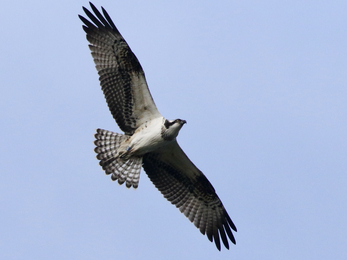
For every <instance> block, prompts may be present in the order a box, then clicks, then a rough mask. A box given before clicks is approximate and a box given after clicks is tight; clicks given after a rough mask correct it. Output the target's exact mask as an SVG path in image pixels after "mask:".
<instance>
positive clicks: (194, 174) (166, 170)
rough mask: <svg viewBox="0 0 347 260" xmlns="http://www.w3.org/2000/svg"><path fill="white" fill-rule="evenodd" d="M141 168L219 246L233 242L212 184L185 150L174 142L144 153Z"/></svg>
mask: <svg viewBox="0 0 347 260" xmlns="http://www.w3.org/2000/svg"><path fill="white" fill-rule="evenodd" d="M143 168H144V169H145V171H146V173H147V175H148V177H149V178H150V180H151V181H152V182H153V184H154V185H155V186H156V187H157V188H158V189H159V191H160V192H161V193H162V194H163V195H164V197H165V198H166V199H167V200H168V201H170V202H171V203H172V204H174V205H175V206H176V207H177V208H179V210H180V211H181V212H182V213H183V214H184V215H185V216H186V217H187V218H189V220H190V221H191V222H193V223H194V225H195V226H196V227H197V228H198V229H199V230H200V232H201V233H202V234H206V235H207V237H208V239H209V240H210V241H211V242H212V241H214V242H215V244H216V247H217V248H218V250H220V237H221V238H222V242H223V244H224V246H225V247H226V248H228V249H229V243H228V239H227V236H228V237H229V239H230V240H231V242H233V243H234V244H235V238H234V236H233V234H232V231H231V229H233V230H234V231H236V227H235V225H234V223H233V222H232V220H231V219H230V217H229V215H228V213H227V211H226V210H225V208H224V206H223V204H222V202H221V201H220V199H219V198H218V196H217V194H216V192H215V190H214V188H213V186H212V185H211V183H210V182H209V181H208V180H207V178H206V177H205V175H204V174H203V173H202V172H201V171H199V169H197V168H196V166H195V165H194V164H193V163H192V162H191V161H190V160H189V158H188V157H187V156H186V155H185V154H184V152H183V151H182V149H181V148H180V147H179V146H178V144H177V142H174V143H173V144H172V145H169V146H166V147H164V148H162V149H160V150H159V151H157V152H151V153H148V154H146V155H145V156H144V157H143Z"/></svg>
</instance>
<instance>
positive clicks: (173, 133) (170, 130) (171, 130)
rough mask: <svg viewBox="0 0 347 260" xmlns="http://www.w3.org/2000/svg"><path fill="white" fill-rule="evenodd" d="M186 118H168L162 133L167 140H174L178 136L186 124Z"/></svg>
mask: <svg viewBox="0 0 347 260" xmlns="http://www.w3.org/2000/svg"><path fill="white" fill-rule="evenodd" d="M186 123H187V121H186V120H182V119H176V120H167V119H165V122H164V124H163V127H162V130H161V135H162V137H163V138H164V139H165V140H173V139H175V138H176V137H177V135H178V133H179V131H180V130H181V128H182V126H183V125H184V124H186Z"/></svg>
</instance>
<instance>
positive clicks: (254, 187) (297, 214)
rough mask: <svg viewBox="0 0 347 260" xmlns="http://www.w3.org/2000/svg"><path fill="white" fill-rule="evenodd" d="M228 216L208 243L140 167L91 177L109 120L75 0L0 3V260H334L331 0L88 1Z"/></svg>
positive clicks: (336, 39) (339, 248) (340, 220)
mask: <svg viewBox="0 0 347 260" xmlns="http://www.w3.org/2000/svg"><path fill="white" fill-rule="evenodd" d="M94 4H95V5H96V6H97V7H100V6H101V5H102V6H104V7H105V8H106V9H107V11H108V13H109V14H110V15H111V17H112V18H113V21H114V22H115V24H116V25H117V26H118V29H119V30H120V32H121V33H122V34H123V36H124V37H125V38H126V40H127V42H128V43H129V45H130V46H131V48H132V50H133V51H134V52H135V54H136V55H137V57H138V59H139V60H140V62H141V64H142V66H143V68H144V70H145V73H146V77H147V82H148V84H149V87H150V90H151V93H152V95H153V97H154V99H155V102H156V104H157V106H158V108H159V110H160V112H161V113H162V114H163V115H164V116H165V117H167V118H169V119H175V118H182V119H185V120H187V121H188V124H187V125H185V126H184V127H183V129H182V131H181V132H180V135H179V136H178V141H179V143H180V145H181V147H182V148H183V149H184V150H185V152H186V153H187V155H188V156H189V157H190V159H191V160H192V161H193V162H194V163H195V164H196V165H197V166H198V167H199V168H200V169H201V170H202V171H203V172H204V173H205V175H206V176H207V177H208V179H209V180H210V181H211V182H212V184H213V186H214V187H215V189H216V191H217V193H218V195H219V197H220V198H221V199H222V201H223V204H224V205H225V207H226V208H227V210H228V212H229V215H230V216H231V218H232V219H233V221H234V223H235V224H236V226H237V228H238V232H237V233H236V235H235V237H236V241H237V245H236V246H234V245H232V246H231V248H230V250H225V249H224V248H223V249H222V251H221V252H218V251H217V249H216V248H215V246H214V244H211V243H210V242H209V241H208V240H207V238H206V237H204V236H202V235H201V234H200V232H199V231H198V230H197V229H196V228H195V227H194V225H192V224H191V223H190V222H189V221H188V220H187V219H186V218H185V217H184V216H183V215H182V214H181V213H179V211H178V210H177V209H176V208H175V207H174V206H172V205H171V204H170V203H169V202H167V201H166V200H165V199H164V198H163V197H162V195H161V194H160V192H159V191H157V190H156V188H155V187H154V185H152V184H151V182H150V181H149V179H148V178H147V176H146V174H145V173H144V172H142V173H141V178H140V185H139V188H138V189H137V190H132V189H130V190H129V189H126V188H125V186H124V185H123V186H119V185H118V184H117V183H114V182H111V181H110V178H109V177H108V176H105V175H104V173H103V171H102V170H101V168H100V166H99V165H98V161H97V160H96V159H95V154H94V151H93V148H94V145H93V140H94V138H93V133H94V131H95V129H96V128H104V129H108V130H112V131H116V132H120V130H119V129H118V127H117V125H116V124H115V122H114V120H113V119H112V116H111V115H110V113H109V111H108V108H107V106H106V102H105V100H104V97H103V95H102V92H101V90H100V86H99V82H98V76H97V72H96V70H95V68H94V64H93V61H92V58H91V55H90V52H89V49H88V47H87V41H86V39H85V33H84V31H83V30H82V28H81V26H82V22H81V21H80V20H79V19H78V17H77V15H78V14H82V6H88V2H87V1H80V0H78V1H72V2H71V1H66V0H62V1H44V2H42V1H29V2H28V1H9V0H5V1H3V2H2V8H1V10H2V11H1V15H0V22H1V23H0V24H1V25H0V27H1V32H2V38H1V41H0V46H1V50H2V55H1V59H0V68H1V73H0V77H1V78H0V81H1V88H0V89H1V90H0V91H1V93H0V106H1V107H0V118H1V122H2V127H1V128H0V136H1V138H0V144H1V146H0V147H1V148H0V153H1V160H2V162H1V164H0V170H1V181H0V208H1V214H0V223H1V225H0V234H1V235H0V257H1V259H239V260H242V259H274V260H275V259H276V260H277V259H336V260H338V259H346V257H347V254H346V246H347V236H346V233H347V224H346V218H347V207H346V205H347V188H346V187H347V175H346V172H347V158H346V155H347V134H346V133H347V47H346V46H347V33H346V25H347V16H346V12H347V3H346V1H330V2H328V1H295V0H294V1H293V0H292V1H268V0H265V1H248V0H245V1H189V0H188V1H187V0H186V1H154V0H153V1H151V0H149V1H132V0H127V1H124V0H119V1H109V0H103V1H94Z"/></svg>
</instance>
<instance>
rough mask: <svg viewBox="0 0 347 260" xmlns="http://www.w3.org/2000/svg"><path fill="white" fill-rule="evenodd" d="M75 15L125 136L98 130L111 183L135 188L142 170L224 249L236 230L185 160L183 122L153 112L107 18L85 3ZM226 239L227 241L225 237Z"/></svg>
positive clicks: (100, 155) (136, 66) (139, 72)
mask: <svg viewBox="0 0 347 260" xmlns="http://www.w3.org/2000/svg"><path fill="white" fill-rule="evenodd" d="M90 7H91V9H92V11H93V12H94V14H93V13H92V12H90V11H89V10H88V9H87V8H85V7H83V10H84V12H85V13H86V15H87V16H88V18H89V19H90V20H88V19H86V18H84V17H83V16H81V15H79V18H80V19H81V20H82V22H83V23H84V25H83V30H84V31H85V32H86V34H87V35H86V37H87V40H88V41H89V43H90V44H89V49H90V51H91V54H92V57H93V59H94V63H95V67H96V70H97V71H98V74H99V80H100V85H101V88H102V91H103V93H104V95H105V99H106V102H107V104H108V107H109V109H110V112H111V114H112V116H113V118H114V119H115V120H116V122H117V124H118V126H119V128H120V129H121V130H122V131H123V132H124V134H118V133H114V132H111V131H107V130H103V129H97V131H96V134H95V138H96V140H95V142H94V143H95V145H96V148H95V152H96V153H97V159H98V160H99V161H100V162H99V164H100V166H101V167H102V169H103V170H104V171H105V173H106V174H108V175H110V176H111V179H112V180H114V181H115V180H117V181H118V183H119V184H123V183H125V185H126V187H128V188H130V187H133V188H137V187H138V185H139V178H140V171H141V166H142V167H143V168H144V170H145V172H146V174H147V175H148V177H149V179H150V180H151V181H152V182H153V184H154V185H155V186H156V187H157V188H158V190H159V191H160V192H161V193H162V194H163V196H164V197H165V198H166V199H167V200H168V201H170V202H171V203H172V204H174V205H175V206H176V207H177V208H178V209H179V210H180V211H181V212H182V213H183V214H184V215H185V216H186V217H187V218H188V219H189V220H190V221H191V222H193V223H194V225H195V226H196V227H197V228H198V229H199V230H200V232H201V233H202V234H203V235H205V234H206V235H207V237H208V239H209V240H210V241H211V242H213V241H214V242H215V244H216V247H217V248H218V250H220V249H221V243H220V239H222V242H223V244H224V246H225V247H226V248H227V249H229V243H228V238H229V239H230V241H231V242H232V243H234V244H235V238H234V236H233V233H232V231H231V229H232V230H234V231H237V230H236V227H235V225H234V223H233V222H232V220H231V219H230V217H229V215H228V213H227V211H226V209H225V208H224V206H223V204H222V202H221V200H220V199H219V197H218V196H217V194H216V192H215V189H214V188H213V186H212V184H211V183H210V182H209V181H208V179H207V178H206V177H205V175H204V174H203V173H202V172H201V171H200V170H199V169H198V168H197V167H196V166H195V165H194V164H193V163H192V162H191V161H190V160H189V158H188V157H187V155H186V154H185V153H184V152H183V150H182V149H181V148H180V146H179V145H178V143H177V140H176V137H177V135H178V133H179V131H180V130H181V128H182V126H183V125H184V124H185V123H186V121H185V120H182V119H175V120H169V119H166V118H164V117H163V116H162V115H161V114H160V113H159V111H158V109H157V107H156V105H155V103H154V101H153V98H152V96H151V93H150V92H149V89H148V86H147V82H146V78H145V73H144V71H143V69H142V67H141V65H140V63H139V61H138V59H137V58H136V56H135V54H134V53H133V52H132V51H131V49H130V47H129V45H128V44H127V43H126V41H125V40H124V38H123V37H122V35H121V34H120V32H119V31H118V29H117V27H116V26H115V24H114V23H113V21H112V19H111V18H110V16H109V15H108V13H107V12H106V10H105V9H104V8H103V7H101V9H102V13H101V12H100V11H99V10H98V9H97V8H96V7H95V6H94V5H93V4H92V3H90ZM227 237H228V238H227Z"/></svg>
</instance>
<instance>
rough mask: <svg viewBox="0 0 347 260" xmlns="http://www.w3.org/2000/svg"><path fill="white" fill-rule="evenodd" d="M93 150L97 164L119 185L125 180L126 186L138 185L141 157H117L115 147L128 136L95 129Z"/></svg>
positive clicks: (135, 186)
mask: <svg viewBox="0 0 347 260" xmlns="http://www.w3.org/2000/svg"><path fill="white" fill-rule="evenodd" d="M95 138H96V140H95V142H94V144H95V145H96V147H95V149H94V151H95V152H96V153H97V156H96V158H97V159H98V160H100V162H99V164H100V166H102V169H103V170H104V171H105V173H106V174H111V179H112V180H113V181H115V180H118V183H119V184H120V185H121V184H123V183H124V182H125V185H126V186H127V188H130V187H131V186H133V187H134V188H135V189H136V188H137V187H138V185H139V180H140V171H141V166H142V157H131V158H129V159H128V160H124V159H121V158H117V157H116V156H117V149H118V148H119V146H120V145H121V143H122V142H123V141H125V140H126V139H127V138H128V137H127V136H125V135H122V134H118V133H114V132H111V131H107V130H103V129H97V130H96V134H95Z"/></svg>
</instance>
